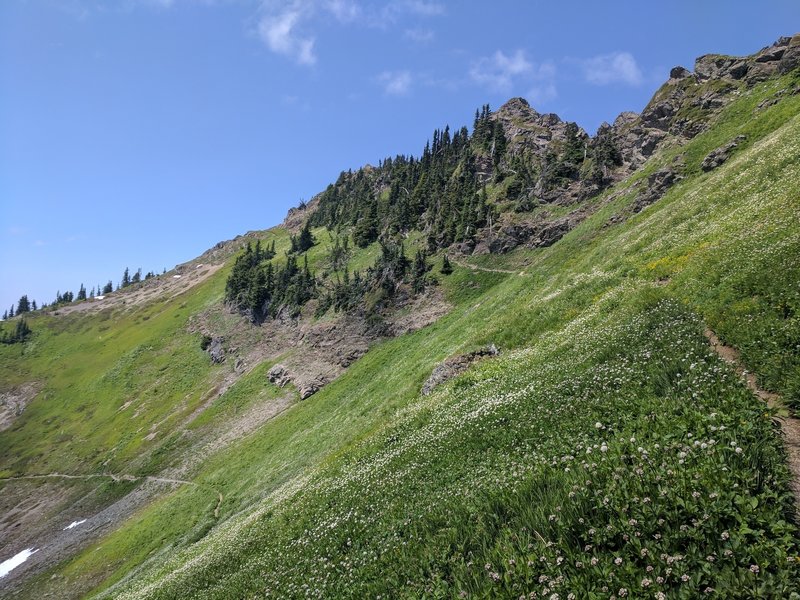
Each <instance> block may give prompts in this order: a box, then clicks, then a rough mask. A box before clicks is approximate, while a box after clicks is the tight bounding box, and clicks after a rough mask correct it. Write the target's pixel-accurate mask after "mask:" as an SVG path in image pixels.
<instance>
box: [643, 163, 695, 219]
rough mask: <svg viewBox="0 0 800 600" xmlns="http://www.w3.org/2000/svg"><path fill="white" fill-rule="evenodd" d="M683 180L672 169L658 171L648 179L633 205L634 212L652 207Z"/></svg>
mask: <svg viewBox="0 0 800 600" xmlns="http://www.w3.org/2000/svg"><path fill="white" fill-rule="evenodd" d="M681 179H683V176H682V175H681V174H680V173H679V172H677V171H676V170H674V169H672V168H669V167H668V168H665V169H660V170H659V171H656V172H655V173H653V174H652V175H650V177H648V178H647V186H646V187H645V189H644V190H643V191H642V192H640V193H639V195H638V196H637V198H636V202H635V203H634V205H633V212H639V211H641V210H642V209H643V208H645V207H647V206H650V205H651V204H653V203H654V202H656V201H657V200H660V199H661V197H662V196H663V195H664V194H666V193H667V190H668V189H669V188H671V187H672V186H673V185H675V184H676V183H677V182H678V181H680V180H681Z"/></svg>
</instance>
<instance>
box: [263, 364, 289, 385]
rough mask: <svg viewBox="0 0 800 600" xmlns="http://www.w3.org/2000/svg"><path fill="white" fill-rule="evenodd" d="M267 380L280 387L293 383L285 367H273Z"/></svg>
mask: <svg viewBox="0 0 800 600" xmlns="http://www.w3.org/2000/svg"><path fill="white" fill-rule="evenodd" d="M267 379H269V382H270V383H273V384H275V385H277V386H278V387H284V386H285V385H286V384H287V383H290V382H291V381H292V378H291V376H290V375H289V371H288V369H287V368H286V367H284V366H283V365H275V366H273V367H272V368H271V369H270V370H269V373H267Z"/></svg>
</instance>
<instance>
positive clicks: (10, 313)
mask: <svg viewBox="0 0 800 600" xmlns="http://www.w3.org/2000/svg"><path fill="white" fill-rule="evenodd" d="M8 318H9V319H13V318H14V305H13V304H12V305H11V309H10V310H9V311H8Z"/></svg>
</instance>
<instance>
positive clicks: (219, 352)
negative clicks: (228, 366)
mask: <svg viewBox="0 0 800 600" xmlns="http://www.w3.org/2000/svg"><path fill="white" fill-rule="evenodd" d="M224 341H225V340H224V339H223V338H221V337H215V338H212V339H211V343H210V344H209V345H208V355H209V356H210V357H211V362H213V363H217V364H219V363H221V362H223V361H224V360H225V348H224V347H223V345H222V344H223V342H224Z"/></svg>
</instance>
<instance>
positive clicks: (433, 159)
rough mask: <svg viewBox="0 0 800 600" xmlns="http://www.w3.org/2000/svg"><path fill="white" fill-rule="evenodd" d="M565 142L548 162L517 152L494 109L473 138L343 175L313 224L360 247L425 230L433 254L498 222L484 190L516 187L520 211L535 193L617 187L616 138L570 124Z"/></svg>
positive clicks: (439, 137) (435, 142)
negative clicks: (583, 184)
mask: <svg viewBox="0 0 800 600" xmlns="http://www.w3.org/2000/svg"><path fill="white" fill-rule="evenodd" d="M565 138H566V139H565V140H564V141H563V142H557V143H554V144H552V146H551V149H550V151H548V152H546V153H544V154H543V155H539V154H537V153H536V152H535V151H534V150H533V149H531V148H526V149H521V150H520V149H517V150H515V151H514V152H510V151H509V146H508V142H507V140H506V138H505V134H504V131H503V127H502V124H501V123H500V122H499V121H498V120H497V119H495V118H494V117H493V114H492V112H491V110H490V109H489V105H484V106H483V107H481V109H479V110H477V111H476V112H475V121H474V123H473V131H472V135H470V133H469V131H468V130H467V128H466V127H462V128H461V129H459V130H458V131H456V132H455V133H451V131H450V128H449V127H445V128H444V129H443V130H440V129H437V130H435V131H434V132H433V137H432V141H429V142H428V143H427V144H426V145H425V148H424V149H423V151H422V155H421V156H420V157H419V158H416V157H414V156H405V155H398V156H395V157H394V158H387V159H386V160H384V161H382V162H381V163H380V164H379V166H378V167H377V168H375V167H365V168H363V169H360V170H358V171H355V172H353V171H346V172H342V173H341V174H340V175H339V178H338V179H337V181H336V183H334V184H331V185H329V186H328V188H327V189H326V190H325V191H324V192H322V193H321V194H320V195H319V197H318V206H317V210H316V212H315V213H314V214H313V215H312V216H311V217H310V223H311V225H315V226H319V225H324V226H327V227H328V228H329V229H335V228H349V230H350V231H351V232H352V236H353V242H354V243H355V245H357V246H358V247H360V248H364V247H366V246H368V245H369V244H371V243H373V242H375V241H376V240H378V238H379V237H381V236H382V235H395V234H397V233H403V232H407V231H410V230H414V229H416V230H420V231H423V232H425V233H426V235H427V238H426V239H427V246H428V248H427V249H428V251H429V252H434V251H436V250H438V249H442V248H446V247H448V246H450V245H451V244H452V243H454V242H462V241H467V240H472V239H474V237H475V236H476V234H477V233H478V232H479V230H480V229H482V228H484V227H486V226H487V225H489V224H491V223H492V222H493V221H494V220H495V219H496V214H495V208H494V207H493V206H492V205H491V204H490V203H489V201H488V198H487V193H486V189H485V187H484V185H485V184H486V183H488V182H491V181H494V182H495V183H500V182H502V181H504V180H508V181H507V184H506V187H505V193H506V199H508V200H516V201H519V205H520V207H521V209H520V210H522V211H525V210H530V209H531V208H533V207H534V206H535V205H536V202H530V201H529V200H528V197H529V196H530V195H531V194H532V193H533V191H534V190H539V191H540V192H547V191H550V190H554V189H558V188H562V187H564V186H567V185H569V184H570V183H572V182H575V181H579V180H586V181H587V182H589V183H591V184H593V185H596V186H598V188H600V187H602V186H604V185H607V184H608V183H609V177H610V172H611V170H612V169H613V168H614V167H615V166H618V165H620V164H621V162H622V161H621V155H620V152H619V150H618V149H617V147H616V146H615V144H614V141H613V139H612V138H611V135H610V131H608V130H605V129H601V130H600V131H599V132H598V135H597V136H596V137H595V138H593V139H590V138H589V137H588V136H587V135H586V134H585V133H583V132H582V131H581V130H580V129H579V127H578V126H577V125H576V124H575V123H567V125H566V131H565Z"/></svg>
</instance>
